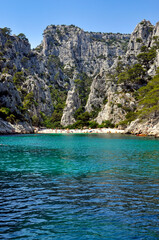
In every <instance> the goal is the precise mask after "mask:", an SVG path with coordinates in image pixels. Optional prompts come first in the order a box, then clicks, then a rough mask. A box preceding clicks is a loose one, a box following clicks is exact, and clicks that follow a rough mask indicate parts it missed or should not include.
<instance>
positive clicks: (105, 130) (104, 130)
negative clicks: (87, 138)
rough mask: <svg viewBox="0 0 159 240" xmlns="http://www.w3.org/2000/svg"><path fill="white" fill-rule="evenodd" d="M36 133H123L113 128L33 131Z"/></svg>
mask: <svg viewBox="0 0 159 240" xmlns="http://www.w3.org/2000/svg"><path fill="white" fill-rule="evenodd" d="M35 132H36V133H64V134H69V133H124V130H119V129H115V128H97V129H89V128H88V129H41V130H35Z"/></svg>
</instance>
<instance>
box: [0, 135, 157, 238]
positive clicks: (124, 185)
mask: <svg viewBox="0 0 159 240" xmlns="http://www.w3.org/2000/svg"><path fill="white" fill-rule="evenodd" d="M0 144H2V145H0V239H3V240H4V239H24V240H25V239H27V240H33V239H42V240H43V239H47V240H48V239H49V240H51V239H55V240H56V239H58V240H72V239H77V240H87V239H90V240H93V239H110V240H114V239H122V240H123V239H126V240H127V239H130V240H131V239H141V240H143V239H145V240H149V239H152V240H155V239H159V140H157V139H150V138H140V137H133V136H121V135H111V134H110V135H108V134H107V135H104V134H101V135H100V134H92V135H87V134H85V135H84V134H83V135H82V134H81V135H80V134H75V135H71V134H70V135H60V134H59V135H51V134H50V135H19V136H0Z"/></svg>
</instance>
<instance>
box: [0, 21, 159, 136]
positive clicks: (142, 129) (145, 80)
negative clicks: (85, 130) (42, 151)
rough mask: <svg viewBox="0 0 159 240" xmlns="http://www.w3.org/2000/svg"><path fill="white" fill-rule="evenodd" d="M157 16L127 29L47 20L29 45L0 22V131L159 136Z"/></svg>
mask: <svg viewBox="0 0 159 240" xmlns="http://www.w3.org/2000/svg"><path fill="white" fill-rule="evenodd" d="M158 67H159V23H157V24H156V26H153V25H152V24H151V23H150V22H149V21H146V20H143V21H142V22H140V23H139V24H138V25H137V26H136V28H135V30H134V31H133V33H132V34H120V33H116V34H115V33H100V32H97V33H94V32H85V31H84V30H82V29H81V28H79V27H76V26H74V25H69V26H66V25H57V26H55V25H50V26H48V27H47V28H46V29H45V30H44V33H43V41H42V42H41V44H40V45H39V46H37V47H36V48H35V49H31V47H30V44H29V41H28V39H27V38H26V37H25V35H24V34H22V33H20V34H19V35H18V36H15V35H11V30H10V29H9V28H7V27H6V28H1V29H0V133H2V134H6V133H31V132H33V127H32V126H36V127H41V126H43V127H47V128H62V127H65V128H82V127H84V126H85V127H89V128H95V127H100V128H102V127H114V126H115V127H116V128H118V129H122V130H124V131H125V133H132V134H146V135H155V136H159V70H158Z"/></svg>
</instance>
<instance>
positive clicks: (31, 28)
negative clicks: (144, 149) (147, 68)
mask: <svg viewBox="0 0 159 240" xmlns="http://www.w3.org/2000/svg"><path fill="white" fill-rule="evenodd" d="M0 8H1V13H0V27H9V28H11V29H12V33H13V34H19V33H21V32H22V33H24V34H25V35H26V37H27V38H28V39H29V42H30V43H31V46H32V47H36V46H37V45H38V44H40V42H41V41H42V33H43V30H44V29H45V28H46V26H47V25H50V24H55V25H56V24H66V25H69V24H74V25H76V26H78V27H81V28H82V29H84V30H86V31H94V32H114V33H117V32H120V33H131V32H132V31H133V30H134V28H135V26H136V25H137V24H138V23H139V22H140V21H142V20H143V19H146V20H149V21H150V22H151V23H152V24H154V25H155V24H156V22H158V21H159V0H134V1H131V0H129V1H128V0H118V1H117V0H78V1H77V0H5V1H4V0H0Z"/></svg>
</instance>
